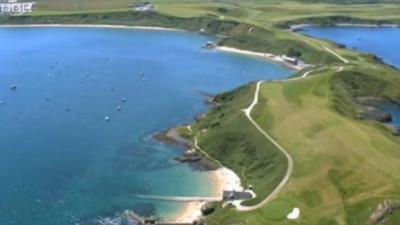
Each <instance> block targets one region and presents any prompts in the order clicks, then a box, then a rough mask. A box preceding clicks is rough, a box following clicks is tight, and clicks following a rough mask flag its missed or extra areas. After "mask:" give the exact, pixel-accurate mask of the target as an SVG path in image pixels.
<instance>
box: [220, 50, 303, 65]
mask: <svg viewBox="0 0 400 225" xmlns="http://www.w3.org/2000/svg"><path fill="white" fill-rule="evenodd" d="M215 49H217V50H220V51H225V52H231V53H237V54H243V55H248V56H255V57H261V58H264V59H267V60H270V61H273V62H277V63H280V64H283V65H285V66H287V67H289V68H291V69H294V70H297V71H300V70H302V69H305V68H306V67H309V66H310V65H309V64H299V65H294V64H291V63H288V62H286V61H285V60H284V58H283V57H282V56H277V55H274V54H271V53H264V52H254V51H248V50H242V49H237V48H231V47H223V46H218V47H216V48H215Z"/></svg>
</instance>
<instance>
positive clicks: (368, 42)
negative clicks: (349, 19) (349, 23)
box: [302, 26, 400, 67]
mask: <svg viewBox="0 0 400 225" xmlns="http://www.w3.org/2000/svg"><path fill="white" fill-rule="evenodd" d="M302 33H304V34H307V35H310V36H313V37H317V38H322V39H327V40H331V41H334V42H337V43H340V44H344V45H346V46H347V47H348V48H351V49H355V50H358V51H362V52H368V53H373V54H375V55H377V56H379V57H381V58H382V59H383V60H384V61H385V62H386V63H388V64H391V65H395V66H397V67H400V54H398V49H400V41H399V40H400V28H390V27H381V28H368V27H315V26H312V27H306V28H304V31H302Z"/></svg>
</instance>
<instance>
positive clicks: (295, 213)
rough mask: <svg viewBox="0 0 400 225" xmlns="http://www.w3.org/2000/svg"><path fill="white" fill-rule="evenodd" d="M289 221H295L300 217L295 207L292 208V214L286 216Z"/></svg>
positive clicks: (298, 210)
mask: <svg viewBox="0 0 400 225" xmlns="http://www.w3.org/2000/svg"><path fill="white" fill-rule="evenodd" d="M286 217H287V218H288V219H289V220H295V219H298V218H299V217H300V209H299V208H297V207H295V208H293V210H292V212H291V213H289V214H287V216H286Z"/></svg>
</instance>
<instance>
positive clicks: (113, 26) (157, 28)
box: [0, 24, 184, 31]
mask: <svg viewBox="0 0 400 225" xmlns="http://www.w3.org/2000/svg"><path fill="white" fill-rule="evenodd" d="M0 27H2V28H22V27H71V28H73V27H76V28H80V27H82V28H119V29H142V30H165V31H184V30H182V29H175V28H167V27H151V26H127V25H109V24H15V25H14V24H6V25H0Z"/></svg>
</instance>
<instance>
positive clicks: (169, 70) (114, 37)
mask: <svg viewBox="0 0 400 225" xmlns="http://www.w3.org/2000/svg"><path fill="white" fill-rule="evenodd" d="M207 40H208V38H207V37H204V36H199V35H196V34H191V33H184V32H166V31H143V30H126V29H101V28H96V29H94V28H93V29H85V28H1V29H0V42H1V43H2V44H1V47H0V68H1V70H0V101H2V102H4V104H2V105H0V180H1V185H0V224H1V225H11V224H18V225H20V224H24V225H43V224H52V225H67V224H68V225H69V224H101V223H102V224H107V223H106V222H104V221H105V220H104V218H107V217H111V218H112V217H114V215H116V214H118V213H120V212H122V211H124V210H126V209H129V210H134V211H135V212H138V213H139V214H141V215H156V216H161V217H164V218H169V217H171V216H172V215H174V214H175V213H176V212H177V211H179V210H180V209H181V208H182V205H180V204H178V203H168V202H158V201H145V200H142V199H136V198H135V197H134V195H135V194H157V195H179V196H180V195H210V194H211V192H212V187H213V185H212V183H211V179H210V177H208V176H207V175H206V174H205V173H202V172H200V171H194V170H193V169H191V168H190V167H189V166H188V165H183V164H178V163H176V162H174V161H173V158H174V157H176V156H177V155H179V154H180V152H181V150H180V149H178V148H174V147H170V146H165V145H162V144H160V143H157V142H155V141H154V140H153V139H152V138H151V137H150V136H151V135H152V134H154V133H155V132H158V131H160V130H163V129H165V128H168V127H172V126H175V125H177V124H181V123H185V122H190V121H192V118H193V116H195V115H196V114H199V113H202V112H205V111H207V106H206V105H205V104H203V100H204V99H203V97H202V96H201V95H200V94H199V92H200V91H203V92H207V93H211V94H215V93H218V92H221V91H226V90H229V89H232V88H234V87H236V86H239V85H241V84H244V83H246V82H249V81H253V80H259V79H280V78H285V77H288V76H289V75H290V74H291V71H289V70H287V69H285V68H283V67H281V66H279V65H275V64H271V63H268V62H265V61H262V60H260V59H256V58H250V57H245V56H240V55H233V54H227V53H222V52H217V51H210V50H205V49H202V48H200V46H201V45H203V44H204V43H205V42H206V41H207ZM142 73H143V74H144V75H143V76H140V74H142ZM13 84H15V85H16V87H17V88H16V90H11V89H10V87H11V86H12V85H13ZM122 98H126V102H122ZM118 106H120V107H121V111H118V110H117V107H118ZM106 116H109V117H110V121H109V122H106V121H105V120H104V118H105V117H106ZM109 221H111V220H109ZM114 222H115V223H116V224H118V221H117V220H114Z"/></svg>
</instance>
